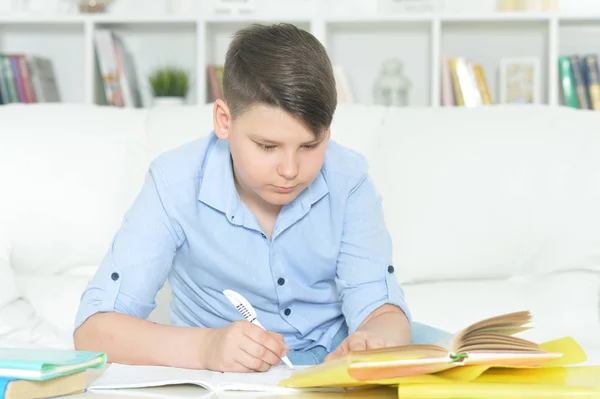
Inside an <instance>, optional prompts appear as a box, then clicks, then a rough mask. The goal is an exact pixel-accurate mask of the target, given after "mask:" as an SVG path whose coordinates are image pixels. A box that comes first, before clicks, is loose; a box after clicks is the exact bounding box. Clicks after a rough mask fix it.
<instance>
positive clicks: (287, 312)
mask: <svg viewBox="0 0 600 399" xmlns="http://www.w3.org/2000/svg"><path fill="white" fill-rule="evenodd" d="M290 313H292V311H291V310H289V309H286V310H284V311H283V314H284V315H286V316H289V315H290Z"/></svg>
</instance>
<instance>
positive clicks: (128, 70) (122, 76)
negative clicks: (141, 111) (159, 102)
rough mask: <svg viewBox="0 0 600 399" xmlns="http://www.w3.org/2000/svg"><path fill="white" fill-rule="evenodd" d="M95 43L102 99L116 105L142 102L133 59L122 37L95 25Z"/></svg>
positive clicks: (138, 104)
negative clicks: (96, 27)
mask: <svg viewBox="0 0 600 399" xmlns="http://www.w3.org/2000/svg"><path fill="white" fill-rule="evenodd" d="M94 43H95V48H96V55H97V58H96V60H97V64H98V70H99V73H100V79H101V81H102V87H103V94H104V100H105V102H106V103H107V104H108V105H112V106H115V107H126V108H137V107H141V106H143V104H142V102H143V101H142V98H141V94H140V85H139V80H138V77H137V69H136V66H135V62H134V59H133V56H132V55H131V54H130V53H129V52H128V51H127V48H126V46H125V44H124V41H123V39H122V37H121V36H120V35H119V34H117V33H115V32H113V31H111V30H110V29H106V28H98V29H96V31H95V36H94Z"/></svg>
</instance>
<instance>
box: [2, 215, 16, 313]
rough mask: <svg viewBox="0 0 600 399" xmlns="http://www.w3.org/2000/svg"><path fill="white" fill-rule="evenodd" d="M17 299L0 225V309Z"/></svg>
mask: <svg viewBox="0 0 600 399" xmlns="http://www.w3.org/2000/svg"><path fill="white" fill-rule="evenodd" d="M18 297H19V291H18V289H17V284H16V280H15V275H14V272H13V270H12V268H11V267H10V245H9V241H8V234H7V233H6V229H5V228H4V226H3V225H2V224H1V223H0V308H2V307H3V306H5V305H6V304H8V303H10V302H12V301H14V300H15V299H17V298H18Z"/></svg>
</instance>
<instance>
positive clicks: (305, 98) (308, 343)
mask: <svg viewBox="0 0 600 399" xmlns="http://www.w3.org/2000/svg"><path fill="white" fill-rule="evenodd" d="M223 90H224V100H225V101H220V100H218V101H216V102H215V104H214V112H213V117H214V132H212V133H211V135H210V136H209V137H207V138H206V139H202V140H198V141H194V142H192V143H189V144H186V145H184V146H182V147H180V148H177V149H174V150H172V151H169V152H167V153H165V154H163V155H161V156H160V157H158V158H157V159H156V160H155V161H154V162H153V163H152V165H151V166H150V170H149V173H148V175H147V178H146V182H145V185H144V187H143V189H142V191H141V193H140V194H139V196H138V198H137V199H136V201H135V203H134V204H133V205H132V207H131V209H130V210H129V211H128V212H127V214H126V215H125V218H124V222H123V225H122V226H121V228H120V229H119V231H118V232H117V234H116V236H115V237H114V241H113V243H112V245H111V247H110V250H109V252H108V254H107V255H106V257H105V259H104V261H103V262H102V264H101V265H100V267H99V269H98V271H97V274H96V276H95V277H94V279H93V280H92V281H91V282H90V284H89V286H88V288H87V289H86V291H85V293H84V294H83V296H82V299H81V305H80V309H79V312H78V315H77V320H76V324H75V335H74V339H75V346H76V348H77V349H78V350H90V351H104V352H107V354H108V357H109V359H110V361H111V362H119V363H127V364H153V365H166V366H175V367H185V368H201V369H209V370H216V371H235V372H248V371H265V370H268V369H269V368H270V367H271V366H273V365H278V364H280V363H281V358H282V357H283V356H284V355H287V356H288V358H289V359H290V361H291V362H292V363H294V364H314V363H318V362H322V361H324V360H329V359H332V358H335V357H337V356H341V355H343V354H345V353H347V352H348V351H350V350H361V349H367V348H369V349H370V348H379V347H384V346H391V345H403V344H408V343H409V342H410V341H411V329H410V323H409V320H410V314H409V311H408V309H407V307H406V304H405V302H404V298H403V292H402V290H401V289H400V287H399V285H398V282H397V279H396V277H395V269H394V267H393V266H392V255H391V242H390V238H389V236H388V232H387V230H386V228H385V224H384V219H383V213H382V208H381V200H380V198H379V196H378V194H377V192H376V190H375V188H374V186H373V183H372V182H371V180H370V179H369V176H368V174H367V164H366V162H365V160H364V158H363V157H362V156H360V155H359V154H357V153H355V152H353V151H350V150H348V149H346V148H343V147H341V146H340V145H338V144H336V143H334V142H333V141H329V138H330V130H329V126H330V124H331V122H332V118H333V114H334V111H335V108H336V96H337V94H336V89H335V81H334V77H333V72H332V67H331V63H330V60H329V58H328V56H327V54H326V51H325V49H324V48H323V46H322V45H321V44H320V43H319V41H318V40H316V39H315V38H314V37H313V36H312V35H310V34H309V33H307V32H305V31H302V30H299V29H298V28H296V27H294V26H293V25H288V24H278V25H273V26H261V25H253V26H250V27H248V28H246V29H243V30H241V31H239V32H237V34H236V35H235V37H234V38H233V41H232V43H231V45H230V48H229V49H228V52H227V56H226V61H225V71H224V77H223ZM165 133H168V132H165ZM167 277H168V278H169V282H170V284H171V288H172V291H173V300H172V304H171V312H172V316H171V319H172V325H171V326H164V325H158V324H154V323H151V322H148V321H146V320H145V319H146V318H147V316H148V315H149V314H150V312H151V311H152V310H153V308H154V306H155V303H154V299H155V295H156V293H157V291H158V290H159V289H160V288H161V286H162V285H163V284H164V283H165V281H166V279H167ZM225 289H232V290H234V291H237V292H239V293H240V294H242V295H243V296H245V297H246V298H247V299H248V300H249V302H250V303H251V304H252V305H253V306H254V307H255V308H256V310H257V312H258V319H259V320H260V321H261V323H262V324H263V325H264V327H265V329H266V331H265V330H263V329H261V328H260V327H257V326H256V325H254V324H252V323H249V322H246V321H241V320H242V319H241V317H240V315H239V314H238V313H237V310H236V309H235V308H234V307H233V306H232V305H231V304H230V303H229V302H228V300H227V298H226V297H225V296H224V295H223V293H222V291H223V290H225ZM413 326H414V325H413ZM435 339H437V338H436V337H433V338H431V340H435Z"/></svg>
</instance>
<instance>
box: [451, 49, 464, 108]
mask: <svg viewBox="0 0 600 399" xmlns="http://www.w3.org/2000/svg"><path fill="white" fill-rule="evenodd" d="M448 65H449V66H450V76H452V87H453V88H454V98H455V100H456V105H458V106H463V105H465V99H464V97H463V94H462V89H461V87H460V81H459V79H458V71H457V69H456V57H450V58H448Z"/></svg>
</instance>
